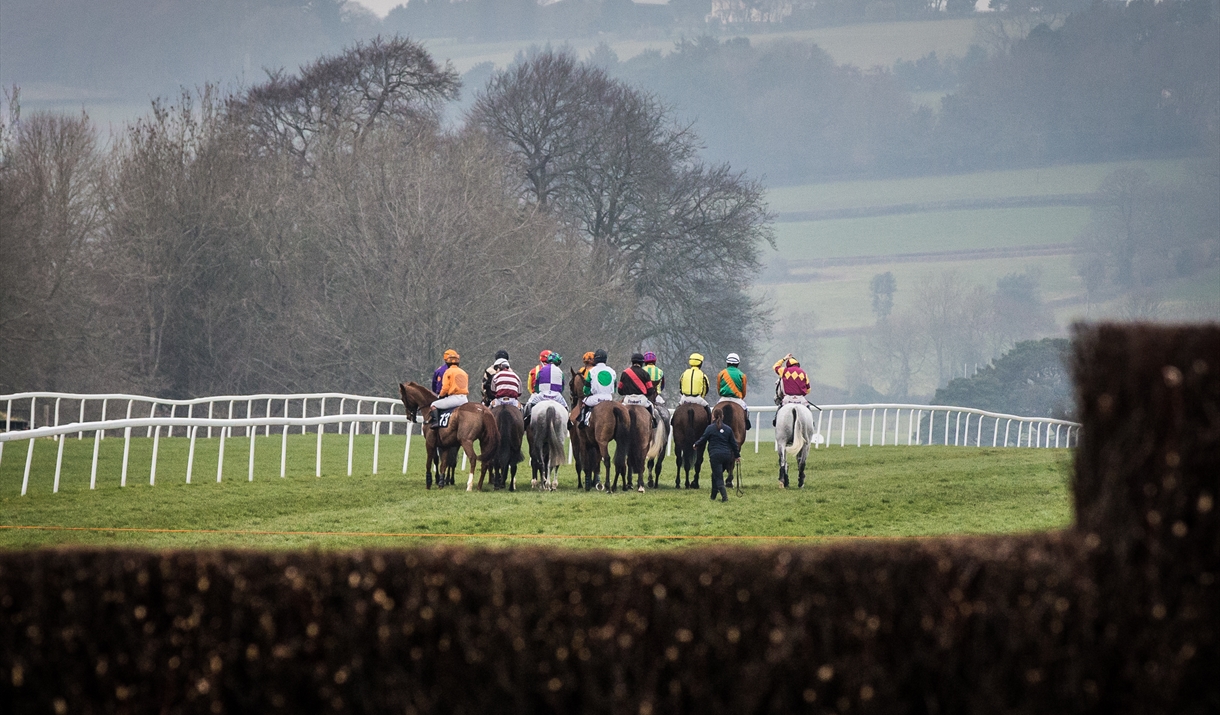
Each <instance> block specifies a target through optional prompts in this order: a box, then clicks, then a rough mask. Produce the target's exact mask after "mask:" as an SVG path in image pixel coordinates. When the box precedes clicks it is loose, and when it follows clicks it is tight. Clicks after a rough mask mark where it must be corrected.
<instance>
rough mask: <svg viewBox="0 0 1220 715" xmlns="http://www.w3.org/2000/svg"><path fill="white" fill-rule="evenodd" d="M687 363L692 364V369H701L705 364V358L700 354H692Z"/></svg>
mask: <svg viewBox="0 0 1220 715" xmlns="http://www.w3.org/2000/svg"><path fill="white" fill-rule="evenodd" d="M687 362H688V363H690V366H691V367H699V366H700V365H702V364H703V356H702V355H700V354H699V353H691V354H690V358H689V359H688V360H687Z"/></svg>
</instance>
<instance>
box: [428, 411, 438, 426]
mask: <svg viewBox="0 0 1220 715" xmlns="http://www.w3.org/2000/svg"><path fill="white" fill-rule="evenodd" d="M428 426H429V427H431V428H432V429H440V426H441V411H440V410H437V409H433V410H432V411H430V412H429V413H428Z"/></svg>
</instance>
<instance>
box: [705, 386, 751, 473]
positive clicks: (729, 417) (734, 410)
mask: <svg viewBox="0 0 1220 715" xmlns="http://www.w3.org/2000/svg"><path fill="white" fill-rule="evenodd" d="M719 414H723V415H724V423H725V424H726V425H728V426H730V427H732V428H733V436H734V437H736V438H737V447H738V448H739V449H740V448H741V445H743V444H745V443H746V411H745V409H743V408H742V406H741V405H739V404H737V403H736V402H729V401H727V400H721V401H719V402H717V403H716V406H715V407H713V408H712V419H713V420H715V419H716V415H719ZM737 471H738V470H737V468H736V467H734V468H733V470H732V471H730V472H729V473H728V474H727V475H725V480H724V485H725V486H726V487H732V486H733V477H734V476H739V475H737V474H736V472H737Z"/></svg>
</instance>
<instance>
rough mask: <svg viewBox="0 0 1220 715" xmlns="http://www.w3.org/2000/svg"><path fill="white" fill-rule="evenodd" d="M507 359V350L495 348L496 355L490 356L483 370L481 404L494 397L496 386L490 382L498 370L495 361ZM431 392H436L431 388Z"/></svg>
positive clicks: (486, 403) (488, 403)
mask: <svg viewBox="0 0 1220 715" xmlns="http://www.w3.org/2000/svg"><path fill="white" fill-rule="evenodd" d="M507 359H508V351H507V350H503V349H501V350H497V351H496V356H495V357H494V358H492V363H491V367H489V368H487V369H486V370H484V371H483V404H485V405H490V404H491V401H492V400H494V399H496V388H495V386H493V385H492V384H491V383H492V380H494V379H495V377H496V372H497V371H498V370H497V369H496V363H497V362H499V361H501V360H507ZM433 392H436V390H433Z"/></svg>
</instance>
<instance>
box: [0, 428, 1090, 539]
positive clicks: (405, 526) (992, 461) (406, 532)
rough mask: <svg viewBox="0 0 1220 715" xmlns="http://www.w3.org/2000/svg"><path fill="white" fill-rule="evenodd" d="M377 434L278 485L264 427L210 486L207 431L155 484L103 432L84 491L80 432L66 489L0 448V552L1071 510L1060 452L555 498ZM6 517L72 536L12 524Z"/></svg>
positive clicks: (979, 523)
mask: <svg viewBox="0 0 1220 715" xmlns="http://www.w3.org/2000/svg"><path fill="white" fill-rule="evenodd" d="M372 442H373V438H372V437H371V436H368V435H359V436H357V438H356V441H355V450H354V456H353V470H352V476H350V477H349V476H347V475H346V471H347V444H348V438H347V436H339V435H336V434H328V435H325V437H324V441H323V467H322V474H323V476H322V477H321V478H317V477H314V476H313V471H314V450H315V446H316V442H315V437H314V435H293V436H290V437H289V445H288V469H287V476H286V478H284V479H280V478H279V454H280V449H279V445H280V439H279V437H278V436H276V435H273V436H271V437H269V438H264V437H259V438H257V439H256V445H255V475H254V481H253V482H249V481H247V474H248V455H249V451H248V449H249V442H248V441H247V440H246V439H245V438H230V439H228V440H226V446H225V463H224V467H225V468H224V474H223V479H222V481H221V482H220V483H217V481H216V462H217V447H218V444H217V443H218V440H216V439H211V440H205V439H200V440H199V441H198V444H197V448H196V456H195V465H194V470H193V478H192V483H191V484H186V483H185V474H186V451H187V450H186V440H184V439H172V440H170V439H162V440H161V446H160V451H159V457H158V465H157V483H156V485H155V486H150V485H149V462H150V456H151V449H152V440H149V439H143V438H139V439H136V438H133V439H132V445H131V454H130V457H129V467H128V481H127V486H126V487H120V486H119V481H120V472H121V464H122V451H123V449H122V448H123V440H122V439H116V438H114V437H109V438H107V439H105V440H103V441H102V443H101V451H100V454H99V461H98V485H97V489H96V490H94V491H91V490H90V489H89V467H90V459H91V458H92V449H93V443H92V440H89V439H85V440H82V441H77V440H75V439H69V440H68V441H67V442H66V444H65V450H64V463H63V474H62V477H61V482H60V491H59V493H58V494H53V493H52V492H51V489H52V481H53V474H54V467H55V456H56V444H55V442H54V441H53V440H41V441H39V443H38V444H37V446H36V447H35V453H34V461H33V469H32V473H31V479H30V489H29V493H28V494H27V495H26V496H24V497H23V496H20V489H21V477H22V471H23V469H24V466H25V456H26V444H27V443H21V442H17V443H9V444H7V445H6V446H5V450H4V455H3V462H2V463H0V527H6V528H0V548H26V547H36V546H61V545H75V544H90V545H114V546H141V547H152V548H162V547H188V548H190V547H199V548H208V547H241V548H322V549H344V548H361V547H384V546H408V545H448V544H454V543H464V544H479V545H484V546H486V545H496V544H500V545H506V546H507V545H515V544H525V543H529V544H547V545H552V546H564V547H577V548H587V547H593V548H630V549H653V548H665V547H674V546H686V545H693V544H699V543H707V542H708V539H707V538H706V537H715V538H717V539H720V540H722V542H729V543H745V544H752V543H768V541H769V540H777V539H789V538H793V537H798V538H803V539H804V538H808V539H813V540H816V539H819V538H826V539H830V538H835V537H849V536H879V537H903V536H924V535H938V534H949V533H1005V532H1024V531H1035V530H1043V529H1053V528H1060V527H1064V526H1066V525H1067V524H1068V522H1069V520H1070V504H1069V496H1068V491H1067V482H1068V475H1069V471H1070V454H1069V452H1068V451H1067V450H1052V449H977V448H953V447H875V448H854V447H848V448H831V449H822V450H818V451H816V452H812V453H811V458H810V479H809V482H808V484H807V485H806V487H805V488H804V489H803V490H797V489H790V490H787V491H784V490H782V489H780V488H779V487H778V485H777V482H776V467H775V455H774V453H773V452H771V451H770V445H768V444H763V445H762V451H761V453H759V454H757V455H755V454H754V453H753V450H752V449H749V450H747V454H746V455H745V458H744V460H743V465H744V473H745V481H744V484H745V487H744V490H743V492H742V494H741V495H740V496H739V495H737V494H735V493H732V492H730V500H729V503H727V504H720V503H711V502H710V500H709V499H708V489H707V487H708V484H709V483H710V480H709V479H708V478H707V475H706V473H705V475H704V479H703V484H702V486H703V489H702V490H701V491H699V492H694V491H688V490H675V489H674V488H673V473H674V468H673V465H672V460H671V461H670V462H669V463H668V464H667V465H666V471H665V474H666V482H667V483H668V486H665V487H663V488H661V489H659V490H650V491H649V492H648V493H645V494H638V493H634V492H631V493H619V494H614V495H607V494H602V493H596V492H594V493H585V492H583V491H578V490H577V489H576V488H575V477H574V474H573V472H572V470H571V468H569V467H565V468H564V469H562V470H561V472H560V489H559V491H558V492H555V493H550V494H540V493H536V492H531V491H530V490H529V489H528V478H526V479H523V480H521V481H520V482H519V484H520V486H521V487H522V488H521V489H520V490H519V491H518V492H517V493H512V494H510V493H507V492H491V491H488V492H485V493H477V492H476V493H472V494H469V493H466V492H465V490H464V489H463V488H458V489H452V488H450V489H445V490H437V489H433V490H431V491H428V490H426V489H424V484H423V462H422V450H421V449H420V448H421V447H422V444H420V443H419V441H418V438H416V441H414V442H413V444H412V454H411V464H410V470H409V473H408V474H407V475H405V476H404V475H403V474H401V465H402V451H403V449H402V448H403V438H402V436H401V435H398V436H395V437H382V439H381V449H382V452H381V457H380V470H379V471H380V473H379V474H376V475H374V474H372ZM794 484H795V481H794ZM15 526H21V527H25V526H51V527H67V529H57V530H49V529H15V528H7V527H15ZM81 528H83V529H81ZM77 529H81V530H77ZM285 532H298V533H285ZM623 537H628V538H623ZM639 537H647V538H639ZM665 537H675V538H665ZM724 537H733V538H724ZM736 537H746V538H744V539H739V538H736ZM759 537H764V538H759Z"/></svg>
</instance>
